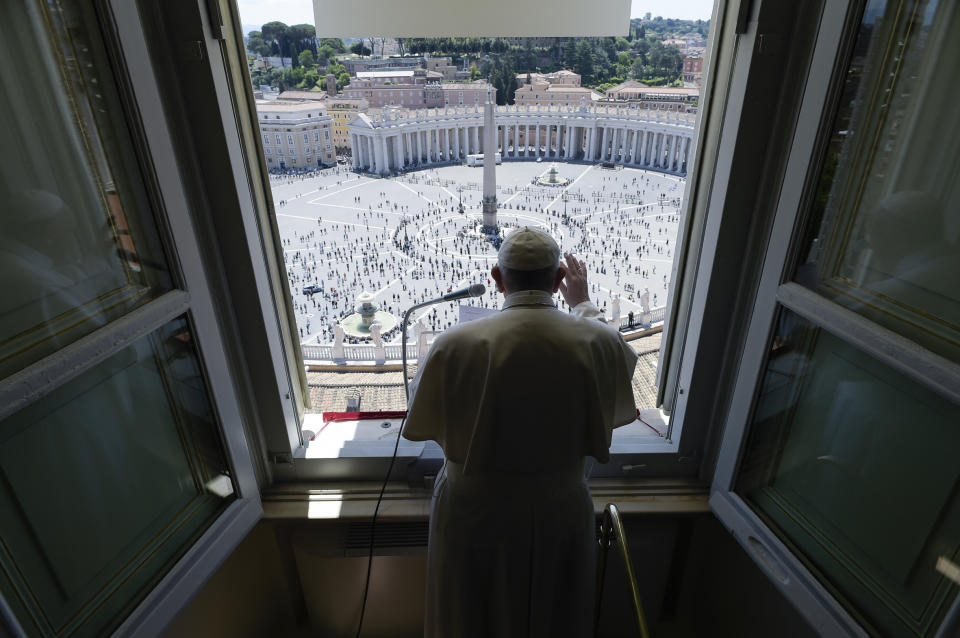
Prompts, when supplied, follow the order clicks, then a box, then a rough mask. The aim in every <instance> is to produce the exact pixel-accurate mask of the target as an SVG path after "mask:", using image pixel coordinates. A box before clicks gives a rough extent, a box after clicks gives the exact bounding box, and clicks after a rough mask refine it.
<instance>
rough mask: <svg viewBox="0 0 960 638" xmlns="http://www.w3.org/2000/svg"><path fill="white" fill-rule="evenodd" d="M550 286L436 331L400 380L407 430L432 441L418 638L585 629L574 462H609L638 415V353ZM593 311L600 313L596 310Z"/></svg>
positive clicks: (588, 620) (579, 482) (588, 567)
mask: <svg viewBox="0 0 960 638" xmlns="http://www.w3.org/2000/svg"><path fill="white" fill-rule="evenodd" d="M594 317H600V312H599V311H598V310H597V308H596V306H594V305H593V304H592V303H590V302H584V303H582V304H580V305H578V306H577V307H576V308H575V309H574V313H573V314H567V313H564V312H562V311H560V310H557V308H556V307H555V306H554V305H553V295H551V294H549V293H547V292H542V291H536V290H528V291H523V292H518V293H513V294H511V295H508V296H507V299H506V300H505V302H504V308H503V311H502V312H500V313H499V314H497V315H495V316H492V317H488V318H484V319H479V320H477V321H472V322H469V323H464V324H460V325H458V326H455V327H453V328H450V329H449V330H447V331H446V332H445V333H443V334H442V335H440V336H439V337H437V339H436V341H435V342H434V344H433V346H432V347H431V349H430V352H429V353H428V355H427V358H426V360H425V361H423V362H422V363H421V365H420V368H419V370H418V372H417V376H416V378H415V379H414V380H413V382H412V383H411V386H410V395H411V397H410V408H409V412H408V416H407V422H406V426H405V429H404V436H406V437H407V438H408V439H411V440H415V441H419V440H427V439H432V440H434V441H436V442H437V443H439V444H440V447H442V448H443V451H444V455H445V457H446V463H445V465H444V469H443V471H442V472H441V474H440V476H439V477H438V478H437V483H436V487H435V489H434V494H433V505H432V512H431V516H430V543H429V550H428V557H427V601H426V619H425V626H424V635H425V636H426V638H458V637H466V636H477V637H483V638H492V637H496V638H511V637H514V636H531V637H534V636H536V637H540V636H543V637H545V638H546V637H554V636H589V635H591V632H592V621H593V605H594V590H595V582H594V581H595V578H596V574H595V564H596V551H597V550H596V542H595V538H594V534H595V532H594V524H595V523H594V520H595V519H594V511H593V502H592V500H591V498H590V491H589V489H588V487H587V484H586V481H585V478H584V470H583V467H584V459H585V457H587V456H593V457H594V458H596V459H597V460H598V461H601V462H604V461H606V460H607V459H608V458H609V448H610V438H611V435H612V431H613V429H614V428H615V427H618V426H621V425H625V424H627V423H631V422H633V421H634V420H635V419H636V416H637V411H636V407H635V405H634V402H633V389H632V384H631V380H632V377H633V369H634V366H635V365H636V361H637V355H636V353H635V352H634V351H633V350H632V349H631V348H630V347H629V346H628V345H627V344H626V343H624V341H623V339H621V337H620V335H619V334H618V332H617V331H616V330H615V329H613V328H611V327H609V326H607V325H605V324H603V323H601V321H596V320H594ZM601 319H602V317H601Z"/></svg>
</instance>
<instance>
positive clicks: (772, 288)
mask: <svg viewBox="0 0 960 638" xmlns="http://www.w3.org/2000/svg"><path fill="white" fill-rule="evenodd" d="M865 5H866V0H834V1H831V2H823V11H822V14H821V17H820V20H819V29H818V31H817V34H816V40H815V42H814V43H813V44H812V46H811V51H812V53H811V56H810V58H811V62H810V66H809V69H808V71H807V72H806V74H805V76H804V78H803V82H804V84H805V87H804V93H803V99H802V102H801V106H800V112H799V116H798V119H797V122H796V126H795V128H794V132H793V136H792V143H791V145H790V148H789V149H788V151H787V153H788V159H787V164H786V167H785V170H784V175H785V177H784V180H783V184H782V188H781V190H780V192H779V196H778V200H777V203H776V209H775V218H774V222H773V226H772V229H771V232H770V238H769V241H768V243H767V251H766V255H765V258H764V261H763V264H762V271H761V276H760V282H759V287H758V291H757V295H756V298H755V301H754V302H753V305H752V311H751V315H750V323H749V327H748V331H747V339H746V340H745V342H744V345H743V348H742V351H741V359H740V365H739V370H738V373H737V377H736V382H735V385H734V387H733V390H732V396H731V401H730V409H729V412H728V413H727V414H726V417H725V420H724V431H723V438H722V440H721V443H720V448H719V453H718V458H717V464H716V469H715V472H714V475H713V481H712V484H711V494H710V507H711V509H712V510H713V512H714V514H715V515H716V516H717V517H718V518H719V519H720V521H721V522H722V523H723V524H724V526H726V527H727V529H728V530H729V531H730V533H731V534H732V535H733V536H734V537H735V538H736V539H737V541H738V542H739V543H740V545H741V546H742V547H743V549H744V550H745V552H746V553H747V554H748V555H749V556H750V557H751V559H752V560H754V562H755V563H757V565H758V566H759V567H760V569H761V571H763V572H764V573H765V574H766V575H767V577H768V578H769V579H770V580H771V581H772V583H773V584H774V585H775V586H776V587H777V588H778V590H779V591H780V592H781V593H782V594H783V596H784V597H785V598H786V599H787V600H789V601H790V602H791V603H792V604H793V605H794V606H795V607H796V608H797V610H798V611H799V612H800V613H801V614H802V615H803V616H804V618H805V619H806V620H807V621H808V622H809V623H810V625H811V627H812V628H813V629H814V630H815V631H817V632H818V633H820V634H821V635H854V636H866V635H867V631H866V630H865V629H864V628H863V627H862V626H861V625H860V623H859V622H858V621H857V620H856V618H855V617H854V615H853V614H851V612H849V611H848V610H847V609H846V608H845V607H844V606H843V605H841V604H840V602H839V601H838V600H837V599H836V598H835V597H834V596H833V594H832V593H831V592H830V591H829V590H828V588H827V586H825V585H824V584H823V583H821V582H820V581H819V580H818V579H817V578H816V577H815V576H814V575H813V574H812V572H811V571H810V570H809V569H807V567H806V566H805V565H804V564H803V562H802V561H801V560H800V559H799V558H798V557H797V556H796V555H795V554H794V550H792V549H790V548H789V547H788V546H787V544H786V543H784V542H783V541H782V540H781V539H780V538H779V536H777V535H776V534H775V533H774V532H773V530H772V529H771V528H770V527H769V526H768V525H767V524H766V523H765V522H764V521H763V520H762V519H761V518H760V516H759V515H758V514H757V513H756V512H755V511H754V510H753V508H751V507H750V506H749V505H748V504H747V503H746V501H745V500H744V499H743V498H742V497H740V496H739V495H738V494H737V493H736V492H735V481H736V477H737V473H738V469H739V464H740V462H741V459H742V457H743V455H744V453H745V450H746V437H747V434H748V432H747V431H748V426H749V422H750V419H751V417H752V415H753V412H754V409H755V407H756V404H757V400H758V394H759V390H760V385H761V382H762V375H763V373H764V370H765V368H766V364H767V358H768V353H769V343H770V339H771V335H772V331H773V330H774V326H775V320H776V317H777V316H778V315H779V311H780V309H781V308H783V309H786V310H790V311H792V312H794V313H796V314H798V315H800V316H801V317H803V318H804V319H806V320H808V321H810V322H811V323H812V324H814V325H815V326H816V327H818V328H820V329H823V330H825V331H827V332H829V333H831V334H832V335H835V336H837V337H838V338H840V339H842V340H843V341H845V342H846V343H849V344H851V345H852V346H853V347H855V348H857V349H858V350H861V351H863V352H865V353H866V354H868V355H870V356H872V357H874V358H875V359H878V360H879V361H880V362H881V363H882V364H884V365H886V366H887V367H889V368H891V369H893V370H895V371H897V372H900V373H902V374H905V375H906V376H908V377H910V378H911V379H913V380H914V381H917V382H919V383H921V384H922V385H924V386H926V387H928V388H930V389H931V390H933V391H934V392H937V393H938V394H941V395H943V396H945V397H947V398H948V399H949V400H952V401H954V402H956V403H960V365H958V364H956V363H954V362H952V361H949V360H947V359H945V358H943V357H940V356H938V355H936V354H934V353H932V352H929V351H926V350H923V349H921V348H919V347H918V346H917V345H916V344H914V343H913V342H911V341H909V340H908V339H906V338H905V337H902V336H900V335H898V334H896V333H894V332H893V331H891V330H888V329H886V328H884V327H881V326H879V325H878V324H875V323H873V322H871V321H870V320H868V319H866V318H865V317H863V316H861V315H859V314H857V313H855V312H853V311H851V310H848V309H846V308H844V307H842V306H840V305H839V304H836V303H834V302H832V301H830V300H828V299H827V298H826V297H823V296H820V295H818V294H817V293H815V292H813V291H811V290H808V289H807V288H804V287H802V286H800V285H799V284H797V283H794V282H793V281H792V279H793V268H792V267H793V265H794V262H795V261H796V256H797V252H798V250H799V249H800V246H799V244H800V242H802V239H803V231H804V226H805V224H804V222H805V221H806V218H807V216H808V215H809V212H810V208H811V207H810V203H811V201H812V198H813V197H814V195H815V193H816V189H817V187H818V184H819V179H820V169H821V164H822V161H823V157H824V154H825V149H826V146H827V144H828V142H829V137H830V135H831V132H832V130H831V129H832V126H833V120H834V115H835V113H836V110H837V107H838V102H839V99H840V95H841V92H842V85H843V82H844V80H845V76H846V70H847V66H848V64H849V61H850V59H851V56H852V53H853V46H854V43H855V41H856V37H857V34H858V29H859V27H860V23H861V17H862V14H863V10H864V7H865ZM801 55H802V53H801ZM824 69H829V71H830V72H829V73H825V72H824V71H823V70H824ZM958 610H960V596H958V597H957V599H955V600H954V602H953V603H952V606H951V609H950V611H949V612H948V614H947V616H946V617H945V619H944V621H943V624H942V625H941V631H943V630H944V629H945V628H946V627H948V625H950V623H951V622H953V623H955V622H957V617H958V615H960V611H958Z"/></svg>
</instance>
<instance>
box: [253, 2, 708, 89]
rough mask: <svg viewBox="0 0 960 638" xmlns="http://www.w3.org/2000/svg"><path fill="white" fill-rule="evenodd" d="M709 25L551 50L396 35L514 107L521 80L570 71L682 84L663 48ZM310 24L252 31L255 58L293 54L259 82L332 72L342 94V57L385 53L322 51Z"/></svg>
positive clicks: (687, 24)
mask: <svg viewBox="0 0 960 638" xmlns="http://www.w3.org/2000/svg"><path fill="white" fill-rule="evenodd" d="M709 31H710V21H709V20H679V19H674V18H662V17H659V16H658V17H655V18H652V19H651V20H640V19H633V20H631V21H630V29H629V33H628V34H627V36H626V37H622V36H618V37H607V38H552V39H550V40H549V42H550V44H549V46H542V45H538V44H536V43H537V42H539V41H540V40H538V39H533V38H530V39H527V38H521V39H519V43H518V44H517V43H512V42H511V41H510V40H507V39H505V38H398V39H397V47H398V49H399V50H400V52H401V53H402V54H408V55H430V56H449V57H451V58H452V59H453V62H454V64H456V65H457V66H459V67H461V68H464V67H466V68H469V69H470V71H471V77H472V78H474V79H476V78H483V79H486V80H487V81H489V82H490V83H491V84H493V86H494V87H496V89H497V99H498V101H501V103H503V102H502V101H503V100H505V101H506V103H512V101H513V94H514V91H515V90H516V89H517V81H516V75H517V74H523V73H537V72H539V73H550V72H552V71H558V70H560V69H571V70H573V71H574V72H576V73H579V74H580V76H581V78H582V80H581V81H582V85H583V86H586V87H591V88H594V89H597V90H599V91H603V90H605V89H607V88H609V87H611V86H614V85H616V84H619V83H620V82H623V81H625V80H637V81H640V82H643V83H645V84H648V85H651V86H682V75H683V57H682V56H681V54H680V51H679V50H678V49H677V47H675V46H672V45H666V44H664V40H671V39H675V38H684V39H695V40H698V41H705V40H706V37H707V35H708V34H709ZM314 34H315V31H314V28H313V26H312V25H307V24H299V25H293V26H287V25H285V24H284V23H282V22H269V23H267V24H265V25H263V27H261V29H260V31H251V32H250V33H249V34H248V39H247V49H248V51H250V53H251V54H252V55H256V54H259V55H261V56H282V57H289V58H291V61H292V64H293V66H292V68H286V69H276V68H271V69H254V68H253V66H252V64H251V76H252V78H253V82H254V84H255V85H260V84H265V85H270V86H274V87H277V88H279V89H281V90H286V89H291V88H300V89H311V88H313V87H315V86H317V85H318V84H322V82H321V78H323V76H324V75H326V74H327V73H333V74H334V75H335V76H336V77H337V88H338V90H339V89H341V88H343V86H345V85H346V84H348V83H349V81H350V77H349V75H348V74H347V73H346V69H345V68H344V67H343V65H342V64H339V63H338V62H337V59H338V57H339V58H342V57H343V56H344V55H347V54H348V51H349V53H350V54H352V55H354V56H361V57H365V56H370V55H375V54H380V55H382V53H383V51H384V49H385V45H386V42H387V39H386V38H373V37H371V38H360V39H358V40H356V41H354V42H352V43H351V44H350V46H349V48H348V47H347V46H346V45H345V44H344V42H343V40H340V39H336V38H333V39H324V40H321V41H320V45H319V46H317V43H316V38H315V37H314Z"/></svg>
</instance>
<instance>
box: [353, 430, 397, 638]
mask: <svg viewBox="0 0 960 638" xmlns="http://www.w3.org/2000/svg"><path fill="white" fill-rule="evenodd" d="M406 422H407V417H406V415H404V417H403V419H402V420H401V421H400V430H399V431H398V432H397V441H396V443H394V445H393V456H392V457H391V458H390V465H389V466H388V467H387V474H386V475H385V476H384V477H383V484H382V485H381V486H380V495H379V496H378V497H377V505H376V507H374V508H373V518H372V519H371V520H370V547H369V549H368V551H367V578H366V581H365V582H364V585H363V603H361V605H360V622H359V623H358V624H357V633H356V634H355V636H356V638H360V632H361V631H362V630H363V618H364V614H365V613H366V611H367V594H369V593H370V573H371V571H372V569H373V544H374V538H375V534H376V530H377V514H379V513H380V503H381V502H382V501H383V494H384V492H386V491H387V481H389V480H390V472H392V471H393V465H394V463H396V461H397V451H398V450H399V449H400V436H401V435H402V434H403V426H404V424H405V423H406Z"/></svg>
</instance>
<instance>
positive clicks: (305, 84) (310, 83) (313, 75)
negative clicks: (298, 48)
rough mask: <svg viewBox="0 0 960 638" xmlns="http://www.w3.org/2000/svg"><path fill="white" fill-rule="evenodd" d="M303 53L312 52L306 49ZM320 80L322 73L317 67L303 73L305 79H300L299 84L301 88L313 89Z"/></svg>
mask: <svg viewBox="0 0 960 638" xmlns="http://www.w3.org/2000/svg"><path fill="white" fill-rule="evenodd" d="M303 53H310V51H304V52H303ZM319 81H320V74H319V73H317V69H316V67H314V68H312V69H307V71H306V72H305V73H304V74H303V79H302V80H300V83H299V84H297V86H298V87H299V88H301V89H307V90H309V89H312V88H313V87H315V86H316V85H317V83H318V82H319Z"/></svg>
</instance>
